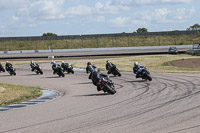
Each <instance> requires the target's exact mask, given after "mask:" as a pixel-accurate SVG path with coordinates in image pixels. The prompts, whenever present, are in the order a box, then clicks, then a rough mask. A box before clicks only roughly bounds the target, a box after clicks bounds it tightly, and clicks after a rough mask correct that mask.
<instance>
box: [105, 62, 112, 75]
mask: <svg viewBox="0 0 200 133" xmlns="http://www.w3.org/2000/svg"><path fill="white" fill-rule="evenodd" d="M113 66H114V64H113V63H112V62H110V61H109V60H107V61H106V70H108V74H110V73H111V72H112V68H113Z"/></svg>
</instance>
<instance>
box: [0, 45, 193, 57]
mask: <svg viewBox="0 0 200 133" xmlns="http://www.w3.org/2000/svg"><path fill="white" fill-rule="evenodd" d="M169 47H170V46H149V47H148V46H145V47H114V48H84V49H58V50H52V51H53V52H51V50H39V51H38V52H36V53H35V52H34V50H30V51H21V52H22V53H21V52H20V51H8V53H7V54H3V51H0V59H19V58H48V57H49V56H55V57H57V58H60V57H88V56H89V57H90V56H120V55H128V56H129V55H149V54H167V53H168V49H169ZM176 47H177V49H178V51H179V53H184V52H185V51H187V50H189V49H192V45H176Z"/></svg>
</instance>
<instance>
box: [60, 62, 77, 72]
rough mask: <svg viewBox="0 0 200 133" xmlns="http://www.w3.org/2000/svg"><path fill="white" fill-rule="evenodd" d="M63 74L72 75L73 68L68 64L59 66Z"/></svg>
mask: <svg viewBox="0 0 200 133" xmlns="http://www.w3.org/2000/svg"><path fill="white" fill-rule="evenodd" d="M61 66H62V68H63V71H64V72H67V73H72V74H74V70H73V66H72V65H69V64H65V65H61Z"/></svg>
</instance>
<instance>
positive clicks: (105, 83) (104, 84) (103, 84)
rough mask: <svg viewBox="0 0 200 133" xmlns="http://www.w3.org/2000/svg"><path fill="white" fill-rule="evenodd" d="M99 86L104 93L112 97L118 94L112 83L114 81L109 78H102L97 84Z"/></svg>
mask: <svg viewBox="0 0 200 133" xmlns="http://www.w3.org/2000/svg"><path fill="white" fill-rule="evenodd" d="M97 85H98V86H99V88H101V90H103V91H104V92H107V93H109V94H112V95H113V94H115V93H116V90H115V86H114V83H113V82H112V80H110V79H109V77H102V78H101V79H100V80H99V82H98V83H97Z"/></svg>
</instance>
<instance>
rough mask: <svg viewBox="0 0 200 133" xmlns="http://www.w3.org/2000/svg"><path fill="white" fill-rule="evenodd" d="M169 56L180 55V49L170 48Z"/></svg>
mask: <svg viewBox="0 0 200 133" xmlns="http://www.w3.org/2000/svg"><path fill="white" fill-rule="evenodd" d="M168 54H178V49H177V48H176V47H169V49H168Z"/></svg>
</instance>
